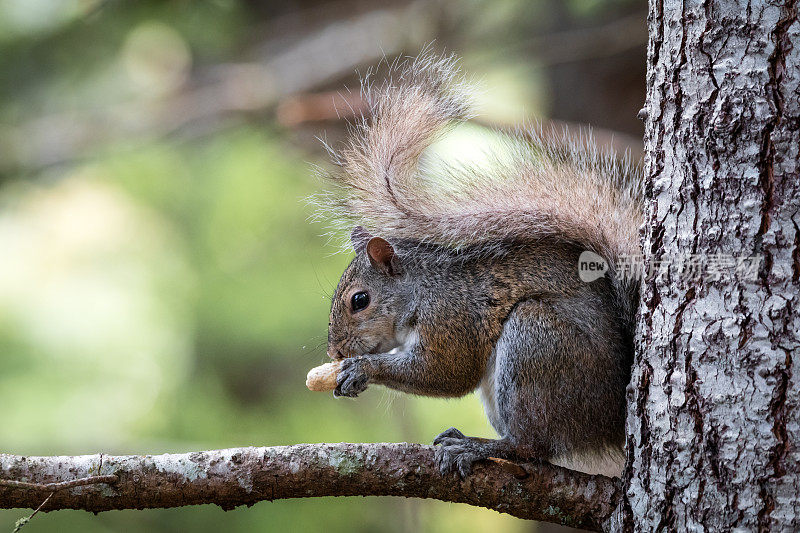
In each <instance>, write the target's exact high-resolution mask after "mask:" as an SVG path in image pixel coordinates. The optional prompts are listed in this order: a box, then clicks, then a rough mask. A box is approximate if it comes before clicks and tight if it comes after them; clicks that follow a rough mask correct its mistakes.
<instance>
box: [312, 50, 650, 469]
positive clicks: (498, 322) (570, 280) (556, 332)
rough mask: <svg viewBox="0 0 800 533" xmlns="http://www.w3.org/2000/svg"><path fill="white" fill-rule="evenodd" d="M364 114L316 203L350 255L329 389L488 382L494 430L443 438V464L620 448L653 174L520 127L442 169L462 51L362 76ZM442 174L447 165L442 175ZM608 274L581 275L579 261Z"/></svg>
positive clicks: (461, 83)
mask: <svg viewBox="0 0 800 533" xmlns="http://www.w3.org/2000/svg"><path fill="white" fill-rule="evenodd" d="M362 97H363V100H364V102H365V103H366V111H365V113H364V114H363V115H362V117H361V119H360V120H359V121H358V122H357V123H356V124H354V125H352V126H351V128H350V137H349V139H348V140H347V141H345V143H344V146H343V147H342V148H341V149H340V150H335V149H333V148H331V147H329V146H327V145H326V147H327V148H328V150H329V152H330V154H331V156H332V159H333V162H334V164H335V168H336V170H335V171H334V172H332V173H330V174H329V175H328V177H329V178H330V179H331V180H332V181H333V183H334V184H335V185H336V188H337V189H338V193H337V192H336V191H332V192H328V193H323V196H322V198H318V199H317V202H318V203H319V204H320V207H321V208H322V209H323V210H324V211H325V213H323V214H324V215H325V216H327V217H329V218H332V219H333V220H334V221H337V222H340V223H343V224H346V226H347V228H348V229H350V230H351V232H350V243H351V244H352V248H353V251H354V252H355V256H354V258H353V259H352V261H351V263H350V264H349V266H348V267H347V268H346V270H345V271H344V273H343V274H342V277H341V279H340V281H339V283H338V286H337V288H336V291H335V294H334V296H333V298H332V304H331V311H330V322H329V331H328V355H329V356H330V357H332V358H333V359H335V360H340V363H341V366H340V370H339V374H338V376H337V381H336V389H335V391H334V395H335V396H337V397H342V396H345V397H355V396H357V395H358V394H359V393H361V392H362V391H364V390H365V389H366V388H367V387H368V386H369V385H371V384H379V385H384V386H386V387H389V388H392V389H396V390H399V391H403V392H407V393H411V394H418V395H425V396H437V397H459V396H463V395H466V394H468V393H471V392H473V391H475V390H478V391H479V393H480V396H481V399H482V401H483V404H484V408H485V411H486V415H487V417H488V419H489V421H490V423H491V425H492V426H493V427H494V429H495V430H496V432H497V434H498V436H499V438H498V439H483V438H476V437H469V436H465V435H464V434H462V433H461V432H460V431H458V430H457V429H455V428H450V429H448V430H446V431H444V432H443V433H441V434H440V435H439V436H438V437H436V439H435V440H434V445H436V462H437V464H438V467H439V469H440V470H441V472H442V473H443V474H446V473H448V472H455V473H456V474H458V475H460V476H461V477H465V476H467V475H469V474H470V473H471V470H472V465H473V464H474V463H475V462H477V461H481V460H485V459H487V458H490V457H491V458H503V459H507V460H516V461H522V460H527V461H531V460H535V461H546V460H552V459H553V458H555V457H564V456H570V455H572V454H580V455H582V456H584V457H585V456H591V455H592V454H601V455H605V454H607V453H608V452H612V453H613V452H614V451H615V450H616V451H617V452H619V451H620V450H621V449H622V446H623V444H624V421H625V416H626V404H625V394H626V386H627V384H628V381H629V379H630V368H631V364H632V361H633V332H634V323H635V313H636V307H637V302H638V294H639V282H638V280H637V279H636V278H635V277H634V276H622V275H621V273H618V272H617V271H616V266H615V265H617V262H618V261H620V260H622V259H624V257H626V256H631V257H632V256H634V255H636V254H638V253H639V227H640V226H641V224H642V219H643V210H642V193H641V185H640V184H641V181H642V180H641V179H640V176H639V171H638V170H637V168H638V167H637V166H636V165H633V164H631V162H630V161H629V160H628V158H627V157H625V158H618V157H615V156H614V155H613V154H611V153H610V152H607V151H603V150H600V149H599V148H597V146H596V145H595V144H594V143H593V141H592V140H591V139H590V138H577V139H576V138H570V137H569V136H568V135H567V134H566V132H565V133H564V135H565V137H564V138H562V139H559V140H554V139H553V138H552V137H548V136H545V135H544V134H543V133H542V131H541V128H539V129H537V128H533V129H532V130H528V131H525V132H523V131H520V132H518V133H517V134H515V135H513V136H512V137H511V140H510V141H509V142H508V143H507V145H508V146H507V149H506V150H504V151H503V153H501V154H496V157H492V158H491V161H493V163H492V165H491V168H490V169H488V170H487V169H486V168H483V167H480V168H478V167H474V168H472V167H469V166H467V165H462V166H456V165H453V166H449V167H447V168H446V170H444V171H437V172H432V171H430V170H429V169H430V167H431V166H430V165H427V166H426V165H425V163H426V159H425V154H423V152H424V150H425V149H426V148H427V147H428V146H429V145H430V144H431V143H432V142H433V141H434V140H436V139H437V138H438V136H439V135H441V134H442V133H443V132H444V131H446V130H447V129H448V128H450V127H452V126H453V125H456V124H458V123H460V122H463V121H464V120H467V119H468V118H471V117H470V107H471V102H470V100H471V93H470V89H469V84H468V83H467V82H466V81H465V80H464V77H463V75H462V74H461V73H460V69H459V67H458V61H457V60H456V59H455V57H454V56H439V55H432V54H430V53H425V54H423V55H422V56H420V57H417V58H407V59H405V60H403V61H399V62H395V63H394V64H393V65H390V76H389V77H388V79H387V80H386V81H385V82H382V83H380V84H374V83H370V81H369V74H368V75H367V79H366V81H365V82H363V83H362ZM437 168H438V167H437ZM587 251H589V252H591V253H592V254H596V255H595V256H593V257H597V256H599V258H598V259H601V258H602V259H601V260H602V261H603V262H604V263H605V265H604V268H605V269H606V272H605V275H603V276H601V277H599V279H596V280H594V281H591V282H588V281H583V280H582V279H581V277H580V275H579V259H580V260H582V259H581V258H582V256H581V254H582V253H585V252H587Z"/></svg>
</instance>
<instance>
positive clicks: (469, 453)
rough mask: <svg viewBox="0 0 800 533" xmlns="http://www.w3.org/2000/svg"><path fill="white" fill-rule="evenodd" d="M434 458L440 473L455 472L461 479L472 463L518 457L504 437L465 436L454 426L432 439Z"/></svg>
mask: <svg viewBox="0 0 800 533" xmlns="http://www.w3.org/2000/svg"><path fill="white" fill-rule="evenodd" d="M433 444H434V446H436V455H435V460H436V464H437V466H438V467H439V472H441V473H442V475H447V474H450V473H453V472H455V473H456V474H458V476H459V477H461V478H462V479H464V478H466V477H467V476H468V475H470V474H471V473H472V465H473V464H474V463H476V462H478V461H485V460H487V459H489V458H490V457H497V458H500V459H510V460H515V459H518V458H519V457H518V454H517V450H516V447H515V446H514V445H513V444H512V443H511V442H509V441H508V440H506V439H499V440H493V439H482V438H479V437H467V436H465V435H464V434H463V433H461V432H460V431H459V430H457V429H456V428H450V429H448V430H446V431H443V432H442V433H440V434H439V436H437V437H436V438H435V439H434V440H433Z"/></svg>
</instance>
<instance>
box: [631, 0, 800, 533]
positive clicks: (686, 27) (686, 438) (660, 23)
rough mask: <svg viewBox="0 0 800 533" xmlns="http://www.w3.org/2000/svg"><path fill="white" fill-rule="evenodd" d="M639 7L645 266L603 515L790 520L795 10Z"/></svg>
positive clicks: (797, 117) (793, 492) (799, 44)
mask: <svg viewBox="0 0 800 533" xmlns="http://www.w3.org/2000/svg"><path fill="white" fill-rule="evenodd" d="M650 4H651V5H650V13H649V17H648V23H649V34H650V43H649V49H648V76H647V90H648V97H647V106H646V110H645V111H646V114H647V119H646V136H645V148H646V152H647V156H646V162H645V167H646V174H647V176H648V178H647V180H648V181H647V187H646V190H647V196H648V200H647V202H648V205H647V223H646V226H647V228H646V231H645V237H644V253H645V267H646V270H645V273H646V275H647V274H648V273H649V274H650V275H649V276H648V277H646V278H645V280H644V282H643V286H642V304H641V306H640V319H639V323H638V327H639V335H638V349H637V356H636V361H635V364H634V370H633V377H632V380H631V385H630V387H629V406H630V409H629V415H628V423H627V448H628V449H627V452H628V465H627V469H626V474H625V479H624V481H625V483H626V485H627V486H626V491H625V494H624V496H623V498H622V502H621V504H620V507H619V508H618V516H617V519H618V520H619V521H620V522H618V526H619V527H620V529H622V530H628V531H658V530H669V531H672V530H677V531H687V530H688V531H696V530H713V531H731V530H734V529H736V528H742V530H743V531H744V530H747V531H752V530H756V529H758V530H761V531H765V530H769V531H797V530H800V450H799V449H798V444H797V443H798V437H800V410H799V409H798V398H799V396H798V385H799V384H798V376H800V371H798V369H797V364H798V362H800V357H799V356H800V343H798V332H799V331H800V315H799V314H798V306H800V298H799V297H798V278H799V277H800V231H799V230H798V225H800V212H799V211H798V210H800V168H799V165H798V151H799V150H800V85H799V84H800V23H798V18H797V8H798V5H797V2H796V1H793V2H785V3H781V2H775V3H774V4H767V3H766V2H735V1H718V2H713V1H708V2H700V1H697V0H686V1H685V2H683V3H681V2H675V1H673V2H665V1H662V0H651V2H650ZM687 256H688V257H687ZM742 257H748V258H751V259H750V260H742V259H741V258H742ZM687 258H688V261H687ZM752 259H755V262H758V264H754V262H753V261H752ZM750 267H755V268H754V269H753V270H752V272H750V271H749V270H750ZM648 271H650V272H648Z"/></svg>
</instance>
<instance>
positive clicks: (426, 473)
mask: <svg viewBox="0 0 800 533" xmlns="http://www.w3.org/2000/svg"><path fill="white" fill-rule="evenodd" d="M433 450H434V448H433V447H432V446H422V445H418V444H405V443H402V444H382V443H379V444H351V443H340V444H297V445H294V446H276V447H268V448H254V447H249V448H231V449H226V450H212V451H203V452H194V453H180V454H164V455H143V456H135V455H129V456H109V455H105V454H99V455H83V456H60V457H59V456H54V457H24V456H18V455H6V454H2V455H0V508H33V509H35V508H37V507H39V506H40V505H41V504H42V501H43V500H44V498H46V497H47V496H48V495H49V494H52V496H50V499H49V501H48V502H47V504H46V505H45V506H44V507H43V508H42V511H53V510H57V509H83V510H85V511H92V512H97V511H107V510H111V509H144V508H165V507H180V506H185V505H197V504H208V503H211V504H216V505H219V506H220V507H222V508H223V509H233V508H234V507H237V506H239V505H253V504H254V503H256V502H260V501H263V500H267V501H271V500H277V499H283V498H309V497H317V496H359V495H360V496H405V497H416V498H433V499H437V500H442V501H447V502H458V503H466V504H469V505H475V506H479V507H486V508H488V509H493V510H495V511H499V512H502V513H508V514H511V515H513V516H517V517H519V518H526V519H533V520H542V521H547V522H556V523H560V524H565V525H571V526H574V527H582V528H586V529H592V530H598V531H600V530H604V529H607V528H608V521H609V517H610V516H611V514H612V512H613V511H614V508H615V506H616V502H617V500H618V496H619V492H618V487H617V483H616V481H617V480H615V479H611V478H608V477H605V476H599V475H589V474H583V473H580V472H576V471H573V470H569V469H566V468H562V467H558V466H553V465H550V464H532V463H525V464H517V463H514V464H512V465H509V464H506V463H507V462H502V461H500V462H489V463H486V464H478V465H476V467H475V469H474V472H473V474H472V475H471V476H469V477H468V478H467V479H465V480H460V479H458V478H457V477H456V476H442V475H441V474H440V473H439V471H438V470H437V468H436V465H435V463H434V452H433ZM83 478H94V481H93V482H91V483H90V484H86V483H88V482H83V481H80V480H82V479H83ZM3 480H6V481H10V482H8V483H6V482H4V481H3ZM20 482H22V483H20ZM55 484H60V485H55Z"/></svg>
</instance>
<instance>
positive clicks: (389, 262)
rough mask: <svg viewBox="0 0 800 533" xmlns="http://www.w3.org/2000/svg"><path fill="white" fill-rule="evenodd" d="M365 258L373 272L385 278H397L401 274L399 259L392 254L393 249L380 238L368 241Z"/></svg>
mask: <svg viewBox="0 0 800 533" xmlns="http://www.w3.org/2000/svg"><path fill="white" fill-rule="evenodd" d="M367 256H368V257H369V262H370V263H372V266H373V267H374V268H375V270H377V271H379V272H381V273H383V274H386V275H387V276H399V275H400V274H401V273H402V269H401V266H400V258H399V257H397V254H396V253H394V248H392V245H391V244H389V243H388V242H386V241H385V240H384V239H381V238H380V237H373V238H371V239H370V240H369V242H368V243H367Z"/></svg>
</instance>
